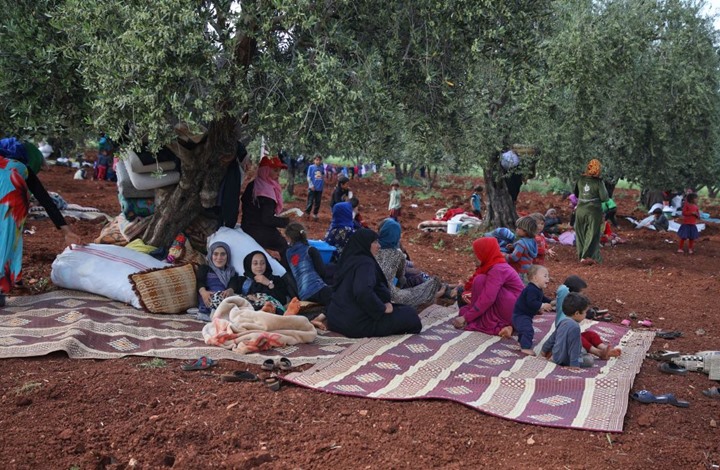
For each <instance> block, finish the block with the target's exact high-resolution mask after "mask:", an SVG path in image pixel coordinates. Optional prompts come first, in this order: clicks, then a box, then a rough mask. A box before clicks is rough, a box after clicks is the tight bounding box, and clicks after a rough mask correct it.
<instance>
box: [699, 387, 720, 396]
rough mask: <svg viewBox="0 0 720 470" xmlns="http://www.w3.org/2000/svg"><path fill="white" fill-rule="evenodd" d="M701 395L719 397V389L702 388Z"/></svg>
mask: <svg viewBox="0 0 720 470" xmlns="http://www.w3.org/2000/svg"><path fill="white" fill-rule="evenodd" d="M702 392H703V395H705V396H706V397H710V398H720V389H719V388H718V387H710V388H708V389H707V390H703V391H702Z"/></svg>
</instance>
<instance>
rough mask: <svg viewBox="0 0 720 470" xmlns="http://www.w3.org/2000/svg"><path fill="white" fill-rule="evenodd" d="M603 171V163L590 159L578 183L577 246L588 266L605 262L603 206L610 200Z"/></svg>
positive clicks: (582, 261) (576, 212) (581, 260)
mask: <svg viewBox="0 0 720 470" xmlns="http://www.w3.org/2000/svg"><path fill="white" fill-rule="evenodd" d="M600 172H601V166H600V161H599V160H596V159H593V160H590V163H588V165H587V168H586V169H585V173H583V174H582V175H581V176H580V178H579V179H578V181H577V183H575V191H574V194H575V196H577V198H578V205H577V209H575V245H576V247H577V253H578V258H580V262H581V263H583V264H588V265H590V264H595V262H599V261H600V259H601V258H600V235H601V232H602V226H603V211H602V203H603V202H605V201H607V200H608V199H609V197H608V193H607V190H606V189H605V183H604V182H603V180H602V179H601V178H600Z"/></svg>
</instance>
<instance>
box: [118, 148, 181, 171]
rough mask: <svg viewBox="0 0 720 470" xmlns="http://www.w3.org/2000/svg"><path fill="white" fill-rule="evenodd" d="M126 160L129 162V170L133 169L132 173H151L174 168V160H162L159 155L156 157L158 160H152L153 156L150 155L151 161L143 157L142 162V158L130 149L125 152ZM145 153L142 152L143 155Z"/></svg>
mask: <svg viewBox="0 0 720 470" xmlns="http://www.w3.org/2000/svg"><path fill="white" fill-rule="evenodd" d="M126 155H127V160H128V161H129V162H130V168H129V170H131V171H133V172H134V173H152V172H154V171H157V170H163V171H170V170H174V169H175V162H174V161H172V160H171V161H167V160H166V161H162V159H160V157H158V161H157V162H156V161H154V157H152V156H151V157H150V158H151V160H152V161H148V160H147V158H145V161H146V162H147V163H145V162H143V161H142V160H143V158H141V157H140V155H138V154H137V153H135V152H133V151H132V150H128V151H127V153H126ZM146 155H147V154H144V155H143V157H145V156H146Z"/></svg>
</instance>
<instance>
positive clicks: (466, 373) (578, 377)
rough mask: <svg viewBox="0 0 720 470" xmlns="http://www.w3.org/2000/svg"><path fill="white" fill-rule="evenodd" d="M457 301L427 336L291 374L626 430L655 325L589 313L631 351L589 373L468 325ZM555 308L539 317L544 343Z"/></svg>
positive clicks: (520, 416)
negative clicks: (455, 323) (460, 320)
mask: <svg viewBox="0 0 720 470" xmlns="http://www.w3.org/2000/svg"><path fill="white" fill-rule="evenodd" d="M456 315H457V310H456V309H454V308H452V307H441V306H438V305H434V306H431V307H429V308H428V309H427V310H425V311H424V312H423V313H422V314H421V316H422V320H423V325H424V328H423V332H422V333H421V334H420V335H405V336H392V337H388V338H368V339H364V340H362V341H360V342H359V343H357V344H355V345H353V346H351V347H349V348H348V349H346V350H345V351H344V352H342V353H340V354H339V355H338V356H337V357H335V358H333V359H330V360H327V361H322V362H320V363H318V364H316V365H315V366H314V367H312V368H310V369H308V370H306V371H304V372H298V373H293V374H289V375H287V376H286V377H285V380H288V381H290V382H293V383H295V384H297V385H301V386H305V387H309V388H312V389H315V390H321V391H325V392H329V393H335V394H342V395H352V396H357V397H367V398H380V399H387V400H412V399H444V400H452V401H456V402H459V403H462V404H464V405H467V406H469V407H471V408H474V409H476V410H478V411H482V412H484V413H488V414H491V415H494V416H499V417H502V418H506V419H510V420H513V421H518V422H522V423H528V424H538V425H544V426H553V427H562V428H575V429H586V430H594V431H610V432H621V431H622V429H623V418H624V416H625V412H626V411H627V405H628V398H629V393H630V388H631V386H632V383H633V380H634V378H635V375H636V374H637V373H638V371H639V370H640V366H641V364H642V361H643V359H644V357H645V353H646V352H647V350H648V349H649V347H650V344H651V343H652V340H653V337H654V332H643V331H632V330H628V329H627V328H625V327H623V326H620V325H616V324H610V323H597V322H592V321H588V320H585V321H584V322H583V324H582V325H581V327H582V328H583V330H585V329H590V330H592V331H595V332H597V333H598V334H599V335H600V336H601V337H602V338H603V340H604V341H605V342H607V343H611V344H614V345H618V344H619V345H620V346H621V347H622V350H623V353H622V356H621V357H619V358H617V359H611V360H610V361H607V362H606V361H600V360H598V361H596V363H595V366H594V367H592V368H589V369H582V370H579V371H573V370H569V369H568V368H565V367H558V366H556V365H555V364H553V363H552V362H550V361H547V360H545V359H541V358H537V357H526V356H524V355H522V354H521V353H520V347H519V345H518V343H517V342H516V341H514V340H509V339H508V340H502V339H501V338H499V337H497V336H488V335H486V334H484V333H479V332H467V331H459V330H456V329H455V328H453V327H452V325H451V324H450V319H451V318H453V317H454V316H456ZM554 318H555V315H554V314H547V315H542V316H539V317H536V320H535V324H534V326H535V331H536V334H535V338H536V343H537V349H536V350H537V351H539V350H540V347H541V346H542V343H543V342H544V341H545V340H547V338H548V337H549V336H550V333H551V332H552V329H553V328H554V326H553V320H554Z"/></svg>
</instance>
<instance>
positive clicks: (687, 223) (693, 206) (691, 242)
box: [677, 193, 700, 255]
mask: <svg viewBox="0 0 720 470" xmlns="http://www.w3.org/2000/svg"><path fill="white" fill-rule="evenodd" d="M697 199H698V195H697V194H695V193H690V194H688V195H687V197H686V198H685V204H683V208H682V216H683V218H682V225H680V229H679V230H678V237H680V244H679V245H678V250H677V252H678V253H685V251H684V250H683V247H684V246H685V240H687V241H688V254H689V255H694V254H695V240H697V239H698V237H699V236H700V234H699V233H698V229H697V225H695V224H696V223H697V221H698V219H699V218H700V209H699V208H698V206H697Z"/></svg>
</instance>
